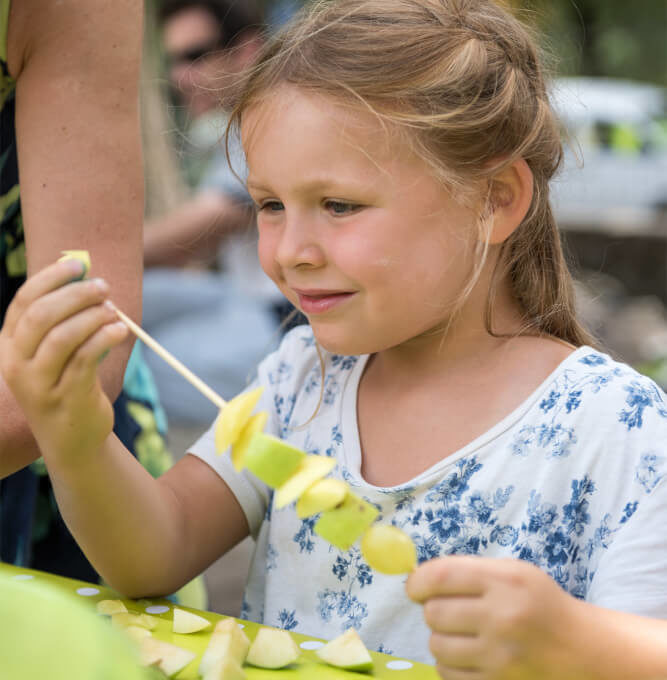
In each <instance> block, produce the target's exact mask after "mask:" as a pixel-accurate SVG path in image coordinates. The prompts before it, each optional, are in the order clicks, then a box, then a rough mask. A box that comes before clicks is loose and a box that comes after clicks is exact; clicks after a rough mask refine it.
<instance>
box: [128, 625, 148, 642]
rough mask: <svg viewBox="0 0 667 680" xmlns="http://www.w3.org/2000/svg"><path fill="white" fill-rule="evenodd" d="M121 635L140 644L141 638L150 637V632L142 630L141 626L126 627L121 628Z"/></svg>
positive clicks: (145, 629)
mask: <svg viewBox="0 0 667 680" xmlns="http://www.w3.org/2000/svg"><path fill="white" fill-rule="evenodd" d="M122 630H123V633H125V634H126V635H127V636H128V637H129V638H130V639H131V640H133V641H134V642H136V643H137V644H139V643H141V641H142V640H143V638H145V637H150V635H151V632H150V630H148V628H142V627H141V626H127V628H123V629H122Z"/></svg>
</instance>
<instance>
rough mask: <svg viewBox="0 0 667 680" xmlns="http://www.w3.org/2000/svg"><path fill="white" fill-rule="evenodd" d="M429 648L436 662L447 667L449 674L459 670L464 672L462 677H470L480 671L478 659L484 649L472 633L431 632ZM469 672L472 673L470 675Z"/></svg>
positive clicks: (481, 656)
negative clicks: (449, 633)
mask: <svg viewBox="0 0 667 680" xmlns="http://www.w3.org/2000/svg"><path fill="white" fill-rule="evenodd" d="M429 649H430V650H431V654H433V656H434V657H435V658H436V660H437V661H438V664H440V665H442V666H444V667H445V668H447V669H448V671H449V672H450V674H451V673H452V672H453V671H459V672H462V673H464V675H463V676H462V677H465V678H472V677H477V676H475V675H474V674H475V673H480V672H481V671H482V669H481V668H480V660H481V659H483V658H484V650H483V649H482V644H481V642H480V639H479V638H478V637H476V636H474V635H442V634H440V633H433V635H431V639H430V640H429ZM465 673H467V674H468V675H465ZM471 673H472V674H473V675H470V674H471ZM445 677H450V676H445ZM452 677H454V676H452Z"/></svg>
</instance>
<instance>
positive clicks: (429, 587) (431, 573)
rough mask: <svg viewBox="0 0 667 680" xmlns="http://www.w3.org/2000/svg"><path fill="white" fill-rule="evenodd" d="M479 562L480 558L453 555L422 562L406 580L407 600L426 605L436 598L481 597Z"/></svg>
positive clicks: (482, 577)
mask: <svg viewBox="0 0 667 680" xmlns="http://www.w3.org/2000/svg"><path fill="white" fill-rule="evenodd" d="M482 561H484V560H483V559H481V558H479V557H470V556H458V555H453V556H451V557H440V558H437V559H434V560H429V561H428V562H424V563H423V564H421V565H420V566H419V567H417V569H415V571H413V572H412V574H410V576H409V577H408V581H407V583H406V591H407V594H408V597H409V598H410V599H411V600H414V601H415V602H425V601H426V600H428V599H429V598H431V597H437V596H439V595H463V596H479V595H482V594H483V593H484V591H485V589H486V578H485V576H486V575H485V573H484V571H485V570H484V569H483V568H482V569H480V566H481V565H480V563H481V562H482Z"/></svg>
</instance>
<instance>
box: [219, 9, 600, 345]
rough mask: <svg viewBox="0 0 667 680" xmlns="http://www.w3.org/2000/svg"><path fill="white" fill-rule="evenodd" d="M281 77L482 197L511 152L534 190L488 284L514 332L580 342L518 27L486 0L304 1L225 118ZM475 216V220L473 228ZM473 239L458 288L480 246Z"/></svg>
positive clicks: (543, 127)
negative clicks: (355, 114) (515, 325)
mask: <svg viewBox="0 0 667 680" xmlns="http://www.w3.org/2000/svg"><path fill="white" fill-rule="evenodd" d="M282 83H285V84H292V85H295V86H298V87H300V88H305V89H308V90H310V91H314V92H317V93H320V94H325V95H327V96H330V97H332V98H335V99H338V100H345V101H347V102H349V103H351V104H354V105H358V106H360V107H363V108H365V109H366V110H370V111H372V112H374V113H375V114H376V115H378V116H379V117H380V119H381V120H382V121H386V122H387V123H388V124H391V125H394V126H397V128H398V129H401V130H403V131H404V132H405V133H407V134H406V135H405V136H406V138H407V139H409V140H410V143H411V145H412V147H413V149H414V151H415V152H416V153H417V154H418V155H419V156H420V157H421V158H422V159H423V160H424V161H425V162H426V163H428V165H429V166H430V167H431V168H432V170H433V171H434V173H435V176H436V177H438V178H440V179H441V180H442V181H443V182H444V183H445V184H447V186H449V187H452V188H454V189H458V190H459V192H461V194H463V195H465V194H467V195H468V196H469V197H470V196H471V192H470V187H473V188H474V189H475V191H476V192H477V196H485V205H484V207H483V208H482V209H481V210H480V216H482V215H483V214H484V213H486V214H487V216H488V214H489V209H490V206H491V205H492V202H493V196H492V190H491V186H492V179H493V176H494V175H495V174H496V173H497V172H498V171H499V170H500V169H502V168H503V167H505V166H507V165H509V164H511V163H513V162H514V161H516V160H517V159H520V158H523V159H524V160H525V161H526V163H527V164H528V166H529V167H530V170H531V171H532V174H533V181H534V195H533V199H532V204H531V206H530V209H529V211H528V213H527V215H526V217H525V218H524V220H523V221H522V223H521V225H520V226H519V227H518V228H517V229H516V230H515V231H514V233H513V234H512V235H511V236H510V237H509V238H508V239H507V240H506V241H505V242H504V243H503V244H502V246H501V250H500V253H499V257H498V260H497V264H496V268H495V271H494V274H493V280H492V285H491V289H490V292H489V296H488V299H487V310H486V327H487V331H488V332H489V333H491V334H494V335H495V333H494V331H493V328H492V326H493V323H492V322H493V318H492V316H493V298H494V291H495V289H496V286H497V284H498V282H499V281H500V280H503V279H504V278H505V277H507V279H508V281H509V284H510V286H511V292H512V294H513V295H514V297H515V299H516V300H517V301H518V303H519V304H520V306H521V308H522V311H523V314H524V320H525V324H524V330H525V332H526V333H531V334H538V335H549V336H553V337H556V338H559V339H561V340H563V341H565V342H568V343H571V344H573V345H575V346H579V345H582V344H594V340H593V338H592V337H591V335H590V334H589V333H588V332H587V331H586V330H585V329H584V328H583V326H582V325H581V324H580V323H579V322H578V321H577V319H576V314H575V303H574V289H573V285H572V279H571V275H570V272H569V270H568V267H567V264H566V261H565V258H564V255H563V251H562V247H561V242H560V236H559V233H558V229H557V226H556V222H555V219H554V216H553V214H552V210H551V206H550V203H549V180H550V179H551V178H552V176H553V175H554V173H555V172H556V170H557V169H558V168H559V166H560V164H561V161H562V155H563V151H562V145H561V138H560V126H559V123H558V121H557V119H556V117H555V115H554V113H553V111H552V109H551V106H550V104H549V98H548V94H547V88H546V83H545V77H544V74H543V69H542V66H541V65H540V60H539V58H538V51H537V47H536V43H535V41H534V39H533V37H532V36H531V34H530V31H529V30H528V29H527V28H526V27H525V26H524V25H523V24H522V23H521V22H520V21H519V20H518V19H517V18H515V17H514V16H513V15H512V14H510V13H509V12H508V11H507V10H506V9H504V8H502V7H501V6H499V5H498V4H496V3H494V2H491V1H490V0H315V1H312V2H310V3H309V4H308V5H307V6H306V7H305V8H304V9H303V10H302V11H301V12H300V13H299V14H297V16H296V17H295V18H294V20H293V21H292V22H291V23H290V24H288V25H287V26H286V27H284V28H283V29H282V30H281V31H280V32H278V33H277V34H276V35H274V36H273V37H272V38H271V39H270V40H269V41H268V42H267V45H266V47H265V49H264V51H263V53H262V54H261V56H260V58H259V60H258V62H257V64H256V65H255V67H254V68H253V69H252V70H251V71H250V72H249V74H248V76H247V78H246V80H245V81H244V82H243V84H242V87H241V89H240V93H239V95H238V98H237V101H236V105H235V107H234V109H233V112H232V117H231V121H230V126H234V127H237V128H238V127H240V123H241V118H242V116H243V113H244V112H245V111H246V110H247V109H248V108H249V107H250V106H252V105H253V104H255V103H257V102H259V101H261V100H262V99H263V98H264V97H267V96H270V95H271V93H272V92H273V91H274V90H275V88H276V86H278V85H280V84H282ZM485 225H486V226H488V220H484V218H483V217H481V218H480V230H481V231H482V235H484V230H485V228H486V226H485ZM485 241H486V239H482V240H481V247H480V250H479V252H478V258H477V259H478V262H477V265H476V267H475V271H474V272H473V274H472V276H471V280H470V282H469V284H468V286H466V289H465V291H464V295H466V294H467V293H468V292H469V291H470V290H471V289H472V286H473V285H474V283H475V281H476V278H477V277H478V276H479V274H480V273H481V270H482V265H483V263H484V260H485V258H486V255H487V252H488V245H486V243H485Z"/></svg>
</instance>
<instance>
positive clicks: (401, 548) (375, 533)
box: [361, 524, 417, 574]
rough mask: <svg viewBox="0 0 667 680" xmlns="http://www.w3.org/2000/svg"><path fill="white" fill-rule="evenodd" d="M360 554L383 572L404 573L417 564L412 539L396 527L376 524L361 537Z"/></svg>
mask: <svg viewBox="0 0 667 680" xmlns="http://www.w3.org/2000/svg"><path fill="white" fill-rule="evenodd" d="M361 554H362V555H363V557H364V559H365V560H366V562H367V563H368V565H369V566H370V567H371V568H372V569H375V570H376V571H379V572H381V573H383V574H406V573H408V572H410V571H412V570H413V569H414V568H415V565H416V564H417V550H416V549H415V544H414V543H413V542H412V539H411V538H410V537H409V536H408V535H407V534H406V533H405V532H404V531H401V529H399V528H398V527H395V526H391V525H388V524H377V525H375V526H372V527H369V528H368V529H367V530H366V532H365V533H364V535H363V536H362V538H361Z"/></svg>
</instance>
